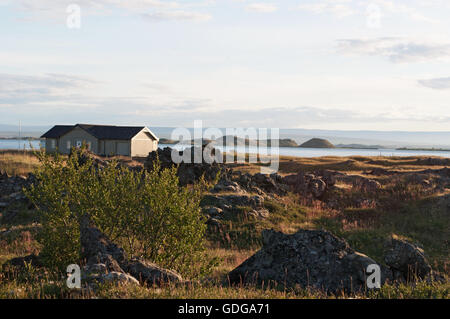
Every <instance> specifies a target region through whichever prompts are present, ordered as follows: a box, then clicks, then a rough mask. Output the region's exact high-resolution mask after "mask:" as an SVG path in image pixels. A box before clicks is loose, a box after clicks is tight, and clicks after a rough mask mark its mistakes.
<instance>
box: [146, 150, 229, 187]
mask: <svg viewBox="0 0 450 319" xmlns="http://www.w3.org/2000/svg"><path fill="white" fill-rule="evenodd" d="M172 152H175V153H177V156H178V157H179V158H180V159H183V161H182V162H181V163H175V162H174V161H173V160H172ZM205 155H206V156H205ZM221 156H222V154H221V153H220V151H219V150H217V149H214V148H208V149H205V147H195V146H193V147H190V148H187V149H185V150H183V151H176V150H173V149H172V148H170V147H165V148H164V149H158V150H157V151H154V152H151V153H150V154H149V155H148V157H147V159H146V160H145V163H144V167H145V169H147V170H152V169H153V165H154V163H155V161H156V160H157V159H159V161H160V164H161V168H163V169H164V168H171V167H174V166H178V171H177V175H178V178H179V181H180V185H187V184H192V183H194V182H196V181H198V180H199V179H200V177H202V176H204V178H205V179H206V180H208V181H212V180H214V179H215V178H216V176H217V175H218V174H220V175H221V176H222V177H224V176H226V175H227V174H228V173H229V172H228V170H227V169H226V168H225V166H224V165H223V164H221V163H220V161H215V159H216V158H220V157H221ZM198 159H200V162H199V163H196V160H198Z"/></svg>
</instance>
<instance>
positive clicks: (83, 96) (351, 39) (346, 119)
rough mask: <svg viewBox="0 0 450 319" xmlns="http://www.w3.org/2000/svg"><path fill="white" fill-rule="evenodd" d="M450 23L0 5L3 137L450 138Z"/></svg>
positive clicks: (204, 7)
mask: <svg viewBox="0 0 450 319" xmlns="http://www.w3.org/2000/svg"><path fill="white" fill-rule="evenodd" d="M69 4H76V5H78V6H79V8H80V9H81V15H80V18H81V20H80V21H81V27H80V28H68V26H67V19H68V16H69V14H70V13H68V12H66V9H67V7H68V5H69ZM449 16H450V2H449V1H446V0H426V1H425V0H409V1H403V0H392V1H387V0H373V1H358V0H309V1H308V0H297V1H294V0H282V1H281V0H278V1H258V0H256V1H250V0H249V1H245V0H215V1H214V0H193V1H188V0H184V1H182V0H173V1H170V0H169V1H162V0H127V1H118V0H97V1H91V0H80V1H76V0H71V1H64V0H60V1H57V0H15V1H9V0H0V39H1V44H0V123H3V124H14V123H18V122H19V120H21V121H22V123H23V124H26V125H33V124H36V125H47V124H56V123H58V124H72V123H91V122H94V123H103V124H127V125H131V124H135V125H141V124H145V125H149V126H188V127H190V126H192V125H193V121H194V120H197V119H200V120H203V121H204V125H205V126H218V127H240V126H244V127H248V126H257V127H280V128H317V129H346V130H349V129H350V130H360V129H364V130H409V131H444V130H445V131H449V130H450V129H449V128H450V20H449V19H448V17H449Z"/></svg>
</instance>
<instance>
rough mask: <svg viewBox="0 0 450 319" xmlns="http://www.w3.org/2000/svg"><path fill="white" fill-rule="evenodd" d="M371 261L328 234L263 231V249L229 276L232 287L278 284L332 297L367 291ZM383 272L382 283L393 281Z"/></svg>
mask: <svg viewBox="0 0 450 319" xmlns="http://www.w3.org/2000/svg"><path fill="white" fill-rule="evenodd" d="M371 264H376V262H375V261H374V260H372V259H371V258H369V257H367V256H365V255H363V254H361V253H358V252H356V251H354V250H353V249H352V248H350V247H349V245H348V244H347V242H346V241H345V240H343V239H340V238H338V237H336V236H334V235H332V234H331V233H329V232H327V231H322V230H299V231H298V232H297V233H295V234H292V235H287V234H283V233H281V232H276V231H273V230H266V231H263V247H262V248H261V250H259V251H258V252H257V253H256V254H254V255H253V256H252V257H250V258H249V259H247V260H246V261H245V262H244V263H242V264H241V265H240V266H238V267H237V268H236V269H234V270H233V271H231V272H230V273H229V279H230V281H231V282H232V283H248V284H255V283H261V282H264V283H269V282H277V283H278V284H280V285H284V286H287V287H297V286H299V287H303V288H305V287H313V288H316V289H320V290H325V291H327V292H331V293H337V292H339V291H359V290H363V289H364V287H365V284H366V277H367V274H366V269H367V266H368V265H371ZM381 268H382V276H381V281H382V283H384V282H385V281H386V279H389V278H391V274H390V272H389V271H388V270H387V269H386V268H385V267H381Z"/></svg>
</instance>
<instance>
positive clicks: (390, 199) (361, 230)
mask: <svg viewBox="0 0 450 319" xmlns="http://www.w3.org/2000/svg"><path fill="white" fill-rule="evenodd" d="M117 159H118V160H120V161H122V162H127V163H128V164H131V165H141V163H140V161H135V160H133V161H132V160H130V159H129V158H117ZM423 159H424V158H423V157H407V158H405V157H360V156H355V157H345V158H342V157H321V158H293V157H281V158H280V173H281V174H292V173H297V172H298V171H300V170H302V171H314V170H318V169H332V170H338V171H342V172H345V173H350V174H363V172H364V171H367V170H371V169H373V168H384V169H388V170H398V171H418V170H425V169H428V168H433V169H437V168H441V166H429V165H422V164H421V163H422V162H421V161H423ZM37 165H38V161H37V159H36V158H35V157H34V156H33V155H32V154H31V153H29V152H25V153H23V151H21V152H11V151H2V152H0V170H2V171H4V170H6V171H7V172H8V173H9V174H26V173H27V172H29V171H31V170H32V169H33V168H34V167H36V166H37ZM234 166H235V169H236V170H241V171H244V172H245V171H248V172H251V173H256V172H259V171H260V167H261V166H260V165H256V164H235V165H234ZM376 178H379V177H376ZM381 178H385V177H381ZM397 183H398V181H396V180H394V179H391V177H387V178H386V180H385V181H383V183H382V184H383V188H382V190H381V191H379V192H376V193H372V194H370V193H365V192H363V191H362V190H359V189H357V188H354V187H351V186H349V185H346V184H342V185H341V184H338V186H339V187H337V188H335V190H334V191H333V193H332V194H330V196H331V197H332V199H333V198H334V199H335V200H337V201H338V202H339V204H340V206H339V208H333V209H332V208H330V207H328V206H327V205H326V204H325V203H324V202H322V201H319V200H315V199H312V198H307V197H304V196H299V195H294V194H289V195H288V196H284V197H282V198H277V199H273V200H266V202H265V206H266V208H267V209H269V211H270V213H271V214H270V217H269V218H268V219H266V220H257V221H255V220H252V219H250V220H246V219H238V220H235V221H230V223H229V224H228V225H226V227H225V230H224V233H223V234H221V236H222V235H224V234H228V235H229V238H230V239H231V244H230V245H223V244H222V242H220V240H221V239H222V238H221V237H211V238H208V245H207V247H208V254H209V255H210V256H211V257H216V258H218V259H219V260H220V262H219V264H218V265H217V266H216V267H215V268H214V270H213V272H212V274H211V275H210V276H209V277H208V279H207V280H205V281H202V282H201V283H196V284H192V285H186V286H183V285H182V286H176V285H173V286H168V287H163V288H152V287H131V286H128V287H126V286H103V287H101V289H100V290H99V291H97V292H96V293H95V294H88V295H77V294H71V293H70V292H69V291H68V290H67V288H66V287H65V286H64V283H65V281H64V278H63V279H61V278H58V277H57V276H52V275H45V276H43V275H42V274H41V270H36V269H27V271H26V273H22V274H17V275H14V276H13V277H12V278H11V277H6V275H5V273H3V272H1V271H0V298H80V297H81V298H92V297H95V298H336V297H339V298H348V297H357V298H366V297H371V298H446V299H448V298H450V297H449V291H450V285H449V284H448V283H446V284H427V283H419V284H417V285H415V286H412V285H401V286H398V287H394V286H385V287H383V288H382V289H381V290H380V291H378V292H377V293H374V294H373V295H369V296H367V295H359V296H351V295H342V296H327V295H325V294H324V293H323V292H312V291H309V290H284V289H280V288H278V287H269V288H267V287H265V288H262V287H257V286H248V287H242V286H237V287H230V286H228V284H227V282H226V274H227V273H228V272H229V271H231V270H232V269H234V268H235V267H236V266H238V265H239V264H241V263H242V262H243V261H244V260H246V259H247V258H248V257H250V256H251V255H253V254H254V253H255V251H257V250H258V249H259V248H260V243H259V244H258V238H259V237H260V232H261V230H262V229H268V228H274V229H276V230H280V231H283V232H285V233H294V232H295V231H297V230H298V229H301V228H303V229H305V228H310V229H313V228H323V229H327V230H330V231H331V232H333V233H335V234H336V235H338V236H340V237H342V238H345V239H346V240H347V241H348V242H349V244H350V245H351V246H352V247H353V248H355V249H356V250H358V251H360V252H362V253H365V254H367V255H369V256H371V257H372V258H374V259H375V260H376V261H377V262H380V263H383V253H382V252H383V244H384V241H385V240H386V239H387V238H389V237H390V236H392V235H397V236H400V237H401V238H405V239H408V240H411V241H413V242H416V243H419V244H421V245H422V246H423V248H424V250H425V252H426V253H427V257H428V258H429V260H430V262H431V263H432V266H433V267H434V268H435V269H437V270H439V271H441V272H442V273H444V274H446V275H449V274H450V258H449V256H450V248H449V247H450V246H449V245H448V238H450V219H449V216H448V206H446V205H447V203H448V202H450V200H449V196H450V195H449V193H450V189H447V190H446V191H443V192H441V193H438V192H431V193H430V192H428V191H425V189H423V188H420V187H418V186H417V185H412V184H408V183H400V184H398V185H397ZM359 199H376V200H377V202H378V203H377V205H374V204H373V202H370V201H367V202H361V203H359V204H355V200H359ZM243 209H245V207H244V208H243ZM27 214H28V215H27ZM27 214H24V215H23V218H21V219H20V224H14V225H6V224H0V268H1V265H2V264H3V263H4V262H5V261H6V260H7V259H10V258H13V257H16V256H23V255H26V254H29V253H31V252H35V253H36V252H38V250H39V245H37V243H36V241H35V236H36V233H37V231H38V227H39V226H38V225H36V224H34V221H35V219H34V217H33V216H32V212H29V213H27ZM6 232H7V234H6ZM5 234H6V235H5Z"/></svg>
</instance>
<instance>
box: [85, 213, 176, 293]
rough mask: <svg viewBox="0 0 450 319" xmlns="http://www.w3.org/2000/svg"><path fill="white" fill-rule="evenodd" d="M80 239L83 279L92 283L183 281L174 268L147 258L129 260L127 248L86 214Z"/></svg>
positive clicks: (154, 283)
mask: <svg viewBox="0 0 450 319" xmlns="http://www.w3.org/2000/svg"><path fill="white" fill-rule="evenodd" d="M80 242H81V257H82V259H84V260H85V261H86V265H85V266H84V268H83V279H84V280H86V281H87V283H88V284H89V285H90V286H95V284H96V283H97V282H113V283H119V284H147V285H164V284H168V283H179V282H182V281H183V279H182V277H181V276H180V275H179V274H177V273H176V272H175V271H173V270H168V269H164V268H162V267H159V266H158V265H156V264H153V263H150V262H148V261H145V260H139V259H132V260H129V259H128V258H127V256H126V254H125V252H124V250H123V249H122V248H120V247H118V246H117V245H116V244H114V243H113V242H111V241H110V240H109V239H108V238H107V237H106V236H105V235H104V234H103V233H102V232H101V231H100V230H98V229H97V228H96V227H95V226H93V225H92V223H91V221H90V219H89V216H87V215H85V216H83V218H82V220H81V223H80Z"/></svg>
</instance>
